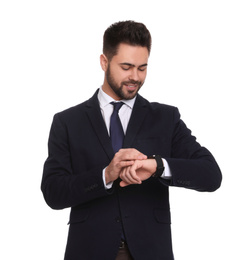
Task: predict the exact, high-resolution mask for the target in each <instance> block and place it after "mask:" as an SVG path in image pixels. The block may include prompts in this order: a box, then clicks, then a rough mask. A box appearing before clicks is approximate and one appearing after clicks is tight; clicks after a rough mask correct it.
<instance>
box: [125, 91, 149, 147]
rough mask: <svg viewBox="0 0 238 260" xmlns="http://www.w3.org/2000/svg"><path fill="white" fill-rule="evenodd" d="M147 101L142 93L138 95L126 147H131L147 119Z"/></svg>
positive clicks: (128, 128)
mask: <svg viewBox="0 0 238 260" xmlns="http://www.w3.org/2000/svg"><path fill="white" fill-rule="evenodd" d="M147 103H148V102H147V101H146V100H145V99H144V98H142V97H141V96H140V95H138V96H137V98H136V101H135V104H134V107H133V111H132V114H131V118H130V121H129V123H128V127H127V132H126V136H125V139H124V144H123V147H124V148H130V147H131V145H132V143H133V141H134V138H135V137H136V135H137V133H138V131H139V130H140V128H141V125H142V123H143V121H144V119H145V116H146V114H147V113H148V105H147Z"/></svg>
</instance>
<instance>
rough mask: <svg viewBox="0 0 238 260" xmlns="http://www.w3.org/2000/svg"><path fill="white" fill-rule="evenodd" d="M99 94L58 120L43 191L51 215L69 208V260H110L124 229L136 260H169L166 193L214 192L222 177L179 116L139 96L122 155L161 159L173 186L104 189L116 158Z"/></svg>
mask: <svg viewBox="0 0 238 260" xmlns="http://www.w3.org/2000/svg"><path fill="white" fill-rule="evenodd" d="M97 93H98V91H97V92H96V93H95V94H94V96H93V97H92V98H91V99H89V100H88V101H86V102H84V103H82V104H80V105H77V106H75V107H72V108H70V109H67V110H65V111H63V112H60V113H58V114H56V115H55V116H54V119H53V123H52V127H51V131H50V136H49V143H48V145H49V156H48V158H47V160H46V162H45V165H44V172H43V178H42V184H41V189H42V192H43V194H44V198H45V200H46V202H47V204H48V205H49V206H50V207H52V208H53V209H63V208H68V207H71V213H70V221H69V224H70V227H69V234H68V241H67V247H66V252H65V259H66V260H80V259H82V260H87V259H88V260H94V259H95V260H101V259H102V260H113V259H115V257H116V254H117V252H118V247H119V243H120V239H121V228H122V226H123V228H124V233H125V235H126V239H127V243H128V246H129V249H130V252H131V254H132V256H133V257H134V259H136V260H145V259H146V260H160V259H161V260H162V259H163V260H172V259H173V252H172V243H171V230H170V224H171V220H170V207H169V193H168V187H169V186H177V187H185V188H189V189H194V190H198V191H214V190H216V189H217V188H218V187H219V186H220V183H221V172H220V170H219V167H218V165H217V163H216V162H215V159H214V158H213V156H212V155H211V153H210V152H209V151H208V150H207V149H206V148H204V147H201V146H200V144H199V143H197V142H196V139H195V137H193V136H192V135H191V131H190V130H189V129H188V128H187V127H186V125H185V124H184V122H183V121H182V120H181V119H180V115H179V112H178V109H177V108H175V107H172V106H168V105H163V104H159V103H149V102H148V101H147V100H145V99H144V98H142V97H141V96H140V95H138V96H137V98H136V102H135V105H134V108H133V111H132V115H131V119H130V121H129V124H128V128H127V133H126V136H125V140H124V145H123V147H124V148H135V149H137V150H139V151H141V152H142V153H144V154H146V155H153V154H159V155H161V156H162V157H163V158H165V159H166V160H167V162H168V164H169V166H170V169H171V172H172V179H171V180H164V179H162V178H160V179H154V178H153V177H151V178H149V179H148V180H146V181H144V182H143V183H142V184H141V185H129V186H127V187H124V188H121V187H119V184H118V183H119V181H115V182H114V184H113V187H112V188H111V189H109V190H106V189H105V188H104V184H103V180H102V171H103V169H104V168H105V167H106V166H107V165H109V163H110V161H111V160H112V158H113V156H114V152H113V149H112V145H111V141H110V137H109V136H108V132H107V129H106V126H105V123H104V120H103V118H102V114H101V111H100V107H99V103H98V99H97Z"/></svg>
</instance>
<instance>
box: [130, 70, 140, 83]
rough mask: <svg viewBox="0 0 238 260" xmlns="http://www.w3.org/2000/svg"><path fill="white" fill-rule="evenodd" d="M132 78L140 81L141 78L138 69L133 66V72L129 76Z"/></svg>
mask: <svg viewBox="0 0 238 260" xmlns="http://www.w3.org/2000/svg"><path fill="white" fill-rule="evenodd" d="M129 79H130V80H134V81H138V80H139V75H138V70H137V69H136V68H133V69H132V70H131V74H130V76H129Z"/></svg>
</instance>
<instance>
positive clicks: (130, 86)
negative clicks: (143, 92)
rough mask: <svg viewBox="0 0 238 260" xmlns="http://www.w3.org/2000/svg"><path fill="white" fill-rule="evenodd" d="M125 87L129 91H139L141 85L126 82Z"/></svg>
mask: <svg viewBox="0 0 238 260" xmlns="http://www.w3.org/2000/svg"><path fill="white" fill-rule="evenodd" d="M124 85H125V86H126V88H127V89H128V90H129V91H135V90H136V89H138V86H139V83H130V82H128V83H127V82H125V83H124Z"/></svg>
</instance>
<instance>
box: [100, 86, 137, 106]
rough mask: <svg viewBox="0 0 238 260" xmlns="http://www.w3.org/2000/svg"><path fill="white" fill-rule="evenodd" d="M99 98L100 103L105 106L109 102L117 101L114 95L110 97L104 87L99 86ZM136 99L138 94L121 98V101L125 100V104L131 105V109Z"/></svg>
mask: <svg viewBox="0 0 238 260" xmlns="http://www.w3.org/2000/svg"><path fill="white" fill-rule="evenodd" d="M98 100H99V104H100V107H102V108H103V107H105V106H107V105H108V104H110V103H111V102H117V101H116V100H114V99H113V98H112V97H110V96H109V95H107V94H106V93H105V92H104V91H103V90H102V87H100V88H99V91H98ZM135 100H136V96H135V97H134V98H132V99H128V100H125V99H122V100H120V101H121V102H123V103H124V104H126V105H127V106H128V107H130V108H131V109H132V108H133V106H134V104H135Z"/></svg>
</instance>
